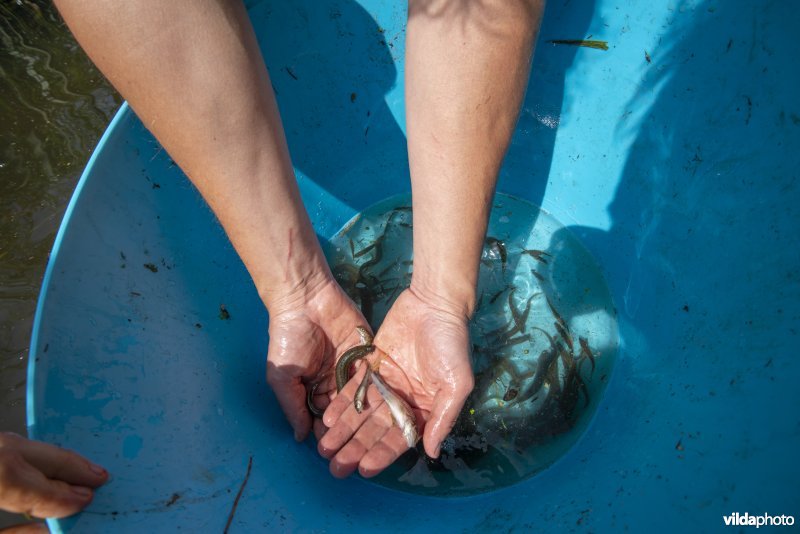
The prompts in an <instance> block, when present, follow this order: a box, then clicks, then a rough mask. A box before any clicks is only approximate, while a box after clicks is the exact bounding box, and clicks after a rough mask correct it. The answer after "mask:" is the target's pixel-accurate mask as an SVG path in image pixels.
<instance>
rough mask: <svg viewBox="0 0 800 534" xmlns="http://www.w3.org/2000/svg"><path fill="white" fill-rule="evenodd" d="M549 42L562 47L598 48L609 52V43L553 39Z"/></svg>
mask: <svg viewBox="0 0 800 534" xmlns="http://www.w3.org/2000/svg"><path fill="white" fill-rule="evenodd" d="M547 42H548V43H552V44H560V45H572V46H585V47H586V48H596V49H597V50H608V41H590V40H587V39H551V40H549V41H547Z"/></svg>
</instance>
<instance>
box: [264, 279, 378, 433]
mask: <svg viewBox="0 0 800 534" xmlns="http://www.w3.org/2000/svg"><path fill="white" fill-rule="evenodd" d="M366 324H367V323H366V321H365V320H364V317H363V316H362V315H361V312H359V311H358V309H357V308H356V306H355V304H353V302H352V301H351V300H350V299H349V298H348V297H347V295H346V294H345V293H344V291H342V289H341V288H340V287H339V286H338V285H337V284H336V282H335V281H333V280H332V279H331V280H329V281H326V282H324V283H323V284H321V285H320V286H319V287H318V288H314V289H312V290H310V291H309V292H308V294H306V295H304V296H303V297H302V298H297V299H294V302H293V303H292V304H291V305H287V306H284V307H282V308H281V309H279V310H275V311H274V312H273V313H271V314H270V319H269V347H268V349H267V350H268V353H267V382H268V383H269V385H270V386H271V387H272V389H273V390H274V392H275V396H276V397H277V398H278V402H279V403H280V405H281V408H282V409H283V413H284V414H285V415H286V418H287V419H288V420H289V424H290V425H291V426H292V429H293V430H294V436H295V439H297V440H298V441H302V440H304V439H305V438H306V437H307V436H308V433H309V431H310V430H311V427H312V417H311V413H310V412H309V410H308V406H307V403H306V400H307V389H306V387H311V383H312V382H314V381H317V380H320V379H321V378H323V377H324V379H323V381H322V383H321V384H320V386H319V388H318V389H317V391H316V395H315V397H314V405H315V406H317V407H319V408H320V409H324V408H325V407H326V406H327V404H328V402H330V400H329V399H330V396H331V394H332V393H333V391H335V385H334V378H333V374H332V373H331V372H329V371H331V369H332V368H333V365H334V362H335V358H336V355H337V354H341V353H342V352H344V351H345V350H346V349H348V348H350V347H351V346H353V345H356V344H358V343H359V342H360V341H359V336H358V333H357V331H356V326H362V325H366ZM326 373H327V376H326ZM325 430H326V428H325V426H324V425H323V424H322V422H321V421H320V420H318V419H317V420H315V421H314V431H315V433H316V435H317V437H321V435H322V434H323V433H324V432H325Z"/></svg>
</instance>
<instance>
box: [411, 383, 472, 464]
mask: <svg viewBox="0 0 800 534" xmlns="http://www.w3.org/2000/svg"><path fill="white" fill-rule="evenodd" d="M473 380H474V379H473V378H472V375H471V374H470V375H469V376H465V377H463V378H462V379H461V380H456V381H455V382H454V383H455V384H458V385H457V386H456V388H455V389H454V390H451V391H447V390H439V392H438V393H437V395H436V397H435V398H434V401H433V406H432V407H431V414H430V419H429V420H428V422H427V423H426V425H425V430H424V432H423V436H422V443H423V445H424V446H425V453H426V454H427V455H428V456H430V457H431V458H438V457H439V449H440V448H441V445H442V441H444V439H445V438H446V437H447V435H448V434H449V433H450V431H451V430H452V429H453V426H454V425H455V424H456V419H458V414H459V413H461V408H463V407H464V403H465V402H466V400H467V397H468V396H469V394H470V392H471V391H472V387H473Z"/></svg>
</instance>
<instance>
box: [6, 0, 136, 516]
mask: <svg viewBox="0 0 800 534" xmlns="http://www.w3.org/2000/svg"><path fill="white" fill-rule="evenodd" d="M0 95H2V97H1V98H0V125H1V126H0V430H13V431H16V432H20V433H24V432H25V424H24V404H25V372H26V365H27V354H28V343H29V341H30V330H31V324H32V322H33V314H34V310H35V306H36V298H37V296H38V292H39V286H40V284H41V280H42V276H43V274H44V268H45V265H46V262H47V256H48V253H49V251H50V248H51V246H52V244H53V239H54V237H55V233H56V231H57V229H58V224H59V222H60V220H61V217H62V215H63V213H64V209H65V207H66V203H67V201H68V200H69V197H70V195H71V193H72V190H73V188H74V187H75V183H76V181H77V179H78V177H79V175H80V172H81V170H82V169H83V167H84V165H85V163H86V161H87V159H88V158H89V155H90V154H91V151H92V148H93V147H94V146H95V144H96V143H97V140H98V138H99V136H100V134H101V133H102V131H103V130H104V129H105V126H106V125H107V124H108V121H109V120H110V118H111V116H112V115H113V113H114V112H115V110H116V109H117V107H118V106H119V104H120V102H121V100H120V98H119V97H118V96H117V94H116V93H115V92H114V90H113V89H112V88H111V87H110V86H109V85H108V83H107V82H106V81H105V80H104V79H103V77H102V76H101V75H100V74H99V72H98V71H97V70H96V69H95V68H94V67H93V66H92V64H91V62H90V61H89V59H88V58H87V57H86V56H85V55H84V53H83V52H82V51H81V49H80V48H79V46H78V44H77V43H76V42H75V40H74V39H73V37H72V35H71V34H70V33H69V30H67V28H66V27H65V26H64V24H63V23H62V22H61V20H60V18H59V16H58V14H57V12H56V10H55V8H53V7H52V5H50V2H35V3H34V2H30V1H27V0H26V1H17V2H2V3H0ZM0 524H2V517H0Z"/></svg>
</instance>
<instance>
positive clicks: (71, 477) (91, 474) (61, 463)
mask: <svg viewBox="0 0 800 534" xmlns="http://www.w3.org/2000/svg"><path fill="white" fill-rule="evenodd" d="M19 439H20V440H21V441H20V442H19V443H18V444H17V445H13V444H8V442H7V439H6V440H4V442H5V443H7V445H6V446H11V447H15V448H16V447H19V449H18V450H19V451H20V453H21V454H22V456H23V457H24V458H25V460H26V461H27V462H28V463H29V464H31V465H32V466H33V467H35V468H36V469H38V470H39V471H41V472H42V473H43V474H44V476H45V477H47V478H51V479H56V480H63V481H64V482H67V483H68V484H73V485H77V486H89V487H92V488H96V487H99V486H102V485H103V484H105V483H106V481H107V480H108V471H106V470H105V469H103V468H102V467H100V466H99V465H96V464H94V463H92V462H90V461H89V460H87V459H86V458H84V457H83V456H81V455H80V454H78V453H76V452H73V451H70V450H66V449H62V448H60V447H56V446H55V445H50V444H49V443H42V442H41V441H34V440H26V439H24V438H19Z"/></svg>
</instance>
